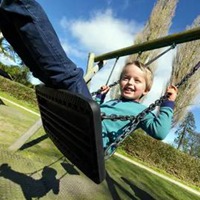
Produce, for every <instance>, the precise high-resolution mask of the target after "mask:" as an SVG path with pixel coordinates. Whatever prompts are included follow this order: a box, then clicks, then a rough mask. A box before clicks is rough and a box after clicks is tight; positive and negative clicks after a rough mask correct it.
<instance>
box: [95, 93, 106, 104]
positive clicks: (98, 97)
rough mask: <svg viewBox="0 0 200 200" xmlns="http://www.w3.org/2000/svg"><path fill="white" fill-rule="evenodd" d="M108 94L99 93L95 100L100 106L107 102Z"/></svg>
mask: <svg viewBox="0 0 200 200" xmlns="http://www.w3.org/2000/svg"><path fill="white" fill-rule="evenodd" d="M105 97H106V94H100V93H98V94H97V95H96V97H95V98H94V100H95V101H96V102H97V103H98V104H102V103H103V102H104V100H105Z"/></svg>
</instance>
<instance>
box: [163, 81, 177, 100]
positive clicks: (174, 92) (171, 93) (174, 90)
mask: <svg viewBox="0 0 200 200" xmlns="http://www.w3.org/2000/svg"><path fill="white" fill-rule="evenodd" d="M177 93H178V88H177V87H176V86H174V85H170V86H169V87H168V88H167V90H166V94H168V95H169V96H168V100H169V101H175V100H176V97H177Z"/></svg>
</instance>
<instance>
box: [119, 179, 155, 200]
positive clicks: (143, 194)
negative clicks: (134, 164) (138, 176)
mask: <svg viewBox="0 0 200 200" xmlns="http://www.w3.org/2000/svg"><path fill="white" fill-rule="evenodd" d="M121 179H122V180H123V181H124V182H125V183H126V184H128V185H129V186H130V188H131V189H132V190H133V192H134V193H135V196H136V197H137V199H138V198H139V199H148V200H154V198H153V197H152V196H151V195H149V194H148V193H147V192H145V191H144V190H142V189H140V188H139V187H137V186H136V185H135V184H134V183H133V182H132V181H129V180H128V179H126V178H124V177H121Z"/></svg>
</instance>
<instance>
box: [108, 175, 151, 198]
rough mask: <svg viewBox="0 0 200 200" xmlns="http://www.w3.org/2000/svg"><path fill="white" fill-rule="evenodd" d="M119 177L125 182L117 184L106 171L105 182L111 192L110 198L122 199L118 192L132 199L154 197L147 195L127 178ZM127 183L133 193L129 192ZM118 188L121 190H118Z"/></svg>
mask: <svg viewBox="0 0 200 200" xmlns="http://www.w3.org/2000/svg"><path fill="white" fill-rule="evenodd" d="M121 179H122V180H123V181H124V182H125V184H123V186H122V184H119V183H118V182H117V181H115V180H114V179H113V178H112V177H111V176H110V175H109V174H108V172H106V182H107V185H108V189H109V191H110V193H111V196H112V199H115V200H122V199H123V198H121V197H120V195H119V193H124V194H125V195H126V196H127V197H128V198H129V199H132V200H136V199H137V200H138V199H140V200H146V199H148V200H154V198H153V197H152V196H151V195H149V194H148V193H147V192H145V191H144V190H142V189H140V188H138V187H137V186H136V185H134V184H133V182H130V181H129V180H128V179H126V178H124V177H121ZM127 185H128V186H129V187H130V188H131V189H132V191H133V193H130V192H129V191H128V190H127V189H126V188H127ZM117 188H118V190H117ZM119 190H120V191H121V192H119Z"/></svg>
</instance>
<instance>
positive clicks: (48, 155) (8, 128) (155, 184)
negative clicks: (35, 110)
mask: <svg viewBox="0 0 200 200" xmlns="http://www.w3.org/2000/svg"><path fill="white" fill-rule="evenodd" d="M12 100H13V99H12ZM5 103H6V102H5ZM18 103H20V104H21V105H26V104H25V103H23V102H20V101H18ZM6 104H7V103H6ZM27 107H28V108H30V107H29V106H27ZM37 120H38V116H36V115H33V114H30V113H28V112H27V111H24V110H21V109H20V108H17V107H15V106H13V105H11V104H7V105H0V164H1V166H4V167H5V168H6V171H5V170H4V171H0V194H1V197H0V199H2V200H23V199H25V200H27V199H28V198H29V199H31V198H33V199H34V198H35V197H40V199H41V200H56V199H58V200H79V199H80V200H82V199H83V200H90V199H91V200H94V199H95V200H112V199H113V200H118V199H119V200H126V199H127V200H129V199H130V200H132V199H133V200H136V199H138V200H140V199H141V200H143V199H144V200H151V199H157V200H197V199H199V197H198V196H196V195H194V194H191V193H190V192H188V191H186V190H184V189H182V188H180V187H178V186H176V185H174V184H172V183H170V182H168V181H166V180H163V179H161V178H159V177H157V176H156V175H153V174H151V173H149V172H148V171H146V170H144V169H141V168H139V167H137V166H135V165H133V164H131V163H129V162H126V161H124V160H122V159H121V158H118V157H116V156H114V157H112V158H111V159H109V160H108V161H106V171H107V177H106V180H105V181H103V183H101V184H99V185H97V184H95V183H93V182H92V181H91V180H90V179H88V178H87V177H85V175H83V174H82V173H81V172H80V171H79V170H78V169H77V168H76V167H74V166H73V165H71V163H69V162H68V161H67V160H65V159H64V158H63V157H62V155H61V154H60V152H59V151H58V150H57V149H56V147H55V146H54V145H53V143H52V142H51V140H50V139H49V138H48V137H46V134H45V132H44V130H43V129H42V128H41V129H40V130H39V131H38V132H37V133H36V134H35V135H34V136H33V137H32V138H30V139H29V140H28V141H27V143H26V144H25V145H24V146H23V147H22V149H21V150H19V151H17V152H10V151H8V147H9V146H10V145H11V144H12V143H13V142H15V141H16V140H17V139H18V138H19V137H20V136H21V135H22V134H24V132H26V130H27V129H28V128H29V127H30V126H31V125H33V124H34V123H35V122H36V121H37ZM7 165H9V166H10V167H11V168H8V167H7ZM45 166H46V167H47V166H48V167H49V168H50V169H51V170H52V171H54V172H56V173H55V174H54V176H53V177H52V176H50V174H48V175H46V176H45V175H44V173H43V168H44V167H45ZM9 170H11V171H10V173H13V176H11V177H9V176H8V175H7V177H6V174H7V172H8V171H9ZM15 178H16V179H17V181H16V179H15ZM44 178H45V181H46V182H45V183H46V184H47V185H48V186H49V187H50V186H51V187H50V189H49V190H47V189H45V188H44V182H43V181H42V180H43V179H44ZM58 182H59V185H58V184H57V183H58ZM24 183H26V184H24ZM29 185H30V188H31V189H29V190H28V189H27V188H28V186H29ZM57 186H59V189H60V190H59V191H57V193H56V192H55V191H56V188H57ZM25 196H26V197H25Z"/></svg>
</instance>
